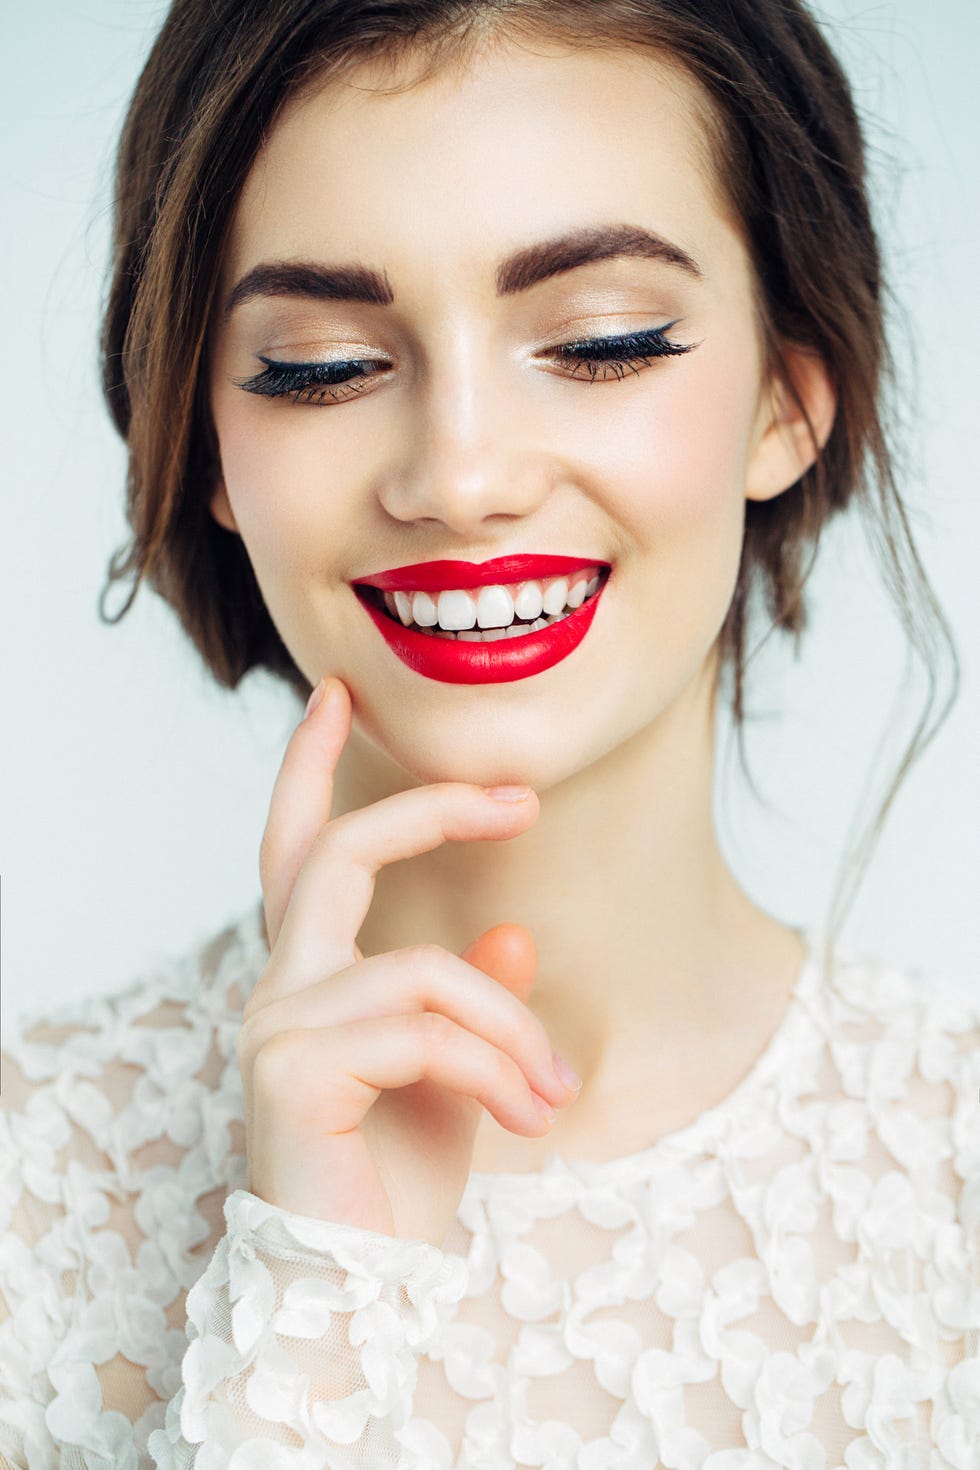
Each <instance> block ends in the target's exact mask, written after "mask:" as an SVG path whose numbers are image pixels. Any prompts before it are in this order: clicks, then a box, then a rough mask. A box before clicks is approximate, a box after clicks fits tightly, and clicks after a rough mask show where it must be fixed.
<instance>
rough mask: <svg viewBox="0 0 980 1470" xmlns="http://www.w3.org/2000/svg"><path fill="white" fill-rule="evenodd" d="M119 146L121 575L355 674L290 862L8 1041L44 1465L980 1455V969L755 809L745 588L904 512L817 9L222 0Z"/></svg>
mask: <svg viewBox="0 0 980 1470" xmlns="http://www.w3.org/2000/svg"><path fill="white" fill-rule="evenodd" d="M118 185H119V187H118V209H117V220H116V259H115V265H114V277H113V289H112V294H111V299H110V301H109V305H108V310H107V314H106V324H105V337H104V354H105V383H106V391H107V396H108V401H109V404H110V407H111V410H112V412H113V415H114V417H115V421H116V423H117V425H118V427H119V428H120V431H121V432H122V433H123V435H124V437H125V438H126V441H127V444H128V446H129V451H130V485H129V495H130V515H131V521H132V525H133V530H134V541H133V545H132V548H131V554H130V557H129V559H128V562H127V563H126V564H124V565H123V566H121V567H117V568H115V569H114V572H113V578H114V579H115V577H117V576H122V575H123V574H125V573H127V572H130V571H134V570H135V571H136V572H137V573H138V577H137V585H138V582H139V580H140V579H142V578H144V577H145V578H146V579H147V580H149V581H150V582H151V584H152V585H154V586H155V587H156V588H157V590H158V591H160V592H161V593H162V594H163V595H164V596H165V597H166V598H167V599H168V600H169V601H170V602H171V604H172V605H173V606H174V608H175V609H177V610H178V611H179V613H180V615H181V617H182V620H183V623H184V626H185V628H186V629H187V631H188V633H189V635H190V636H191V638H192V640H193V641H194V643H195V644H196V646H197V647H198V648H199V650H200V651H201V653H202V655H203V656H204V658H205V660H206V661H207V663H208V666H209V667H210V668H211V670H212V671H213V673H214V675H215V677H216V678H217V679H218V680H219V681H220V682H222V683H223V684H226V685H230V686H235V685H237V684H238V682H239V681H240V680H241V678H242V677H243V675H244V674H245V673H246V672H247V671H248V670H249V669H250V668H254V667H265V668H268V669H271V670H273V671H274V672H275V673H276V674H278V675H279V676H281V677H282V678H284V679H285V680H287V681H288V682H289V684H290V685H291V687H293V688H294V689H295V690H296V691H297V693H299V694H300V695H301V696H302V697H303V698H307V697H308V696H309V701H308V706H307V712H306V715H305V717H304V718H303V719H302V720H301V721H300V722H299V724H298V725H297V728H296V730H295V731H294V733H293V735H292V737H291V739H290V741H289V744H288V747H287V749H286V751H285V754H284V758H283V761H282V766H281V769H280V772H279V775H278V778H277V780H276V783H275V788H274V790H273V793H272V797H271V801H270V807H269V816H268V821H267V824H266V828H265V832H264V835H263V841H262V848H261V854H260V873H261V882H262V904H261V907H260V909H259V910H257V911H256V912H255V913H253V914H250V915H249V916H247V917H246V919H245V920H243V922H242V924H241V925H239V926H237V927H235V928H234V929H233V930H232V931H230V932H226V933H225V934H222V935H219V936H216V939H215V941H214V943H213V944H212V945H210V946H209V947H208V949H207V950H206V951H205V952H204V953H203V954H202V955H200V956H195V957H194V958H193V959H192V960H191V961H190V962H189V963H187V964H185V965H183V966H179V967H175V969H174V972H173V973H172V974H167V975H158V976H155V977H154V978H153V979H152V980H149V981H144V982H142V983H141V984H140V985H139V986H135V987H133V988H132V989H131V990H130V991H128V992H126V993H125V994H124V995H122V996H120V997H113V998H111V999H110V1000H109V1001H105V1000H103V1001H100V1002H99V1003H98V1004H97V1005H96V1004H91V1003H90V1004H89V1005H88V1006H87V1007H84V1008H83V1010H82V1013H81V1014H80V1015H76V1016H75V1019H76V1020H81V1021H82V1022H83V1025H82V1027H81V1028H80V1029H79V1028H75V1029H74V1030H72V1029H71V1028H69V1032H68V1034H64V1033H62V1034H58V1035H53V1036H48V1035H45V1034H44V1032H43V1028H42V1031H41V1032H39V1033H37V1034H36V1035H35V1036H33V1037H26V1036H21V1035H16V1036H15V1037H14V1038H13V1040H12V1042H9V1044H8V1047H7V1052H8V1060H9V1062H10V1064H11V1065H12V1066H13V1067H16V1068H17V1072H16V1073H15V1075H14V1083H13V1088H12V1093H11V1096H10V1098H9V1099H5V1101H7V1112H6V1114H5V1116H4V1125H3V1134H2V1137H3V1141H4V1158H5V1164H6V1177H7V1179H8V1186H9V1187H8V1190H7V1192H6V1194H7V1199H8V1201H9V1207H8V1218H7V1222H6V1231H5V1234H4V1255H3V1260H4V1275H3V1285H4V1295H5V1297H6V1299H7V1302H8V1308H9V1316H8V1318H7V1320H6V1321H5V1322H4V1324H3V1329H2V1330H3V1331H4V1333H5V1347H6V1350H7V1351H6V1353H5V1355H4V1361H5V1364H6V1376H7V1384H8V1387H7V1395H6V1403H5V1405H4V1408H3V1414H2V1419H0V1430H2V1435H0V1444H2V1445H3V1446H4V1450H5V1454H6V1461H5V1463H7V1464H10V1465H31V1466H32V1467H35V1466H37V1465H41V1464H43V1465H48V1464H50V1465H54V1464H56V1463H72V1460H73V1459H74V1462H75V1463H79V1464H80V1463H82V1456H83V1455H90V1456H92V1457H93V1458H92V1462H93V1463H95V1462H96V1458H95V1457H98V1456H101V1457H102V1459H101V1460H98V1461H97V1462H98V1463H107V1464H109V1463H111V1464H114V1465H137V1464H151V1463H152V1464H154V1465H157V1466H183V1465H190V1464H195V1465H197V1466H198V1467H199V1470H200V1467H203V1466H218V1465H222V1466H224V1465H229V1466H233V1467H244V1466H246V1465H248V1466H251V1465H262V1466H303V1467H306V1466H314V1465H316V1466H320V1465H330V1466H375V1465H377V1466H381V1465H396V1464H397V1465H402V1466H408V1465H412V1466H452V1465H460V1466H480V1467H484V1466H486V1467H497V1466H500V1467H504V1466H511V1465H539V1466H540V1465H548V1466H554V1467H559V1466H576V1467H581V1470H596V1467H600V1466H602V1467H613V1466H616V1467H636V1470H640V1467H644V1470H645V1467H649V1466H653V1465H657V1464H663V1465H665V1466H679V1467H680V1466H683V1467H687V1466H692V1467H693V1466H698V1467H703V1470H733V1467H736V1466H738V1467H743V1466H744V1467H753V1470H754V1467H768V1466H773V1465H792V1466H806V1467H818V1466H819V1467H822V1466H827V1467H830V1466H838V1465H840V1466H843V1465H847V1466H849V1467H854V1466H879V1465H881V1466H885V1465H896V1464H899V1463H901V1464H903V1465H912V1464H923V1465H925V1464H926V1463H928V1464H930V1465H941V1466H946V1465H950V1466H955V1467H957V1470H966V1467H968V1466H970V1465H972V1464H974V1463H975V1462H974V1459H973V1458H972V1457H973V1456H974V1455H975V1451H976V1445H977V1443H978V1442H980V1412H978V1408H977V1405H978V1403H980V1398H978V1393H980V1357H978V1346H977V1329H978V1328H980V1277H978V1264H980V1250H978V1242H977V1209H976V1196H977V1190H978V1187H980V1144H978V1141H977V1136H976V1128H975V1126H974V1125H975V1112H974V1111H973V1109H975V1106H976V1093H977V1087H978V1081H980V1015H978V1014H977V1012H976V1010H975V1009H974V1008H971V1007H969V1006H968V1005H967V1004H966V1003H965V1002H964V1001H963V1000H961V999H957V998H955V997H953V996H952V995H942V994H939V995H930V996H928V997H927V996H924V995H923V994H922V993H920V992H919V991H918V990H917V988H916V987H915V986H914V985H913V984H912V983H911V982H910V980H909V978H908V977H907V976H904V975H902V974H900V973H897V972H894V971H892V970H889V969H887V968H885V967H883V966H880V965H876V964H873V963H871V962H868V961H863V960H861V959H860V958H858V957H856V956H847V955H844V954H843V953H841V952H839V951H838V950H837V949H836V948H835V946H834V944H833V936H832V934H828V935H826V936H823V939H822V940H821V939H820V938H818V935H817V931H816V930H815V929H813V930H810V931H809V932H804V931H800V930H796V929H792V928H789V927H787V926H786V925H784V924H782V923H780V922H778V921H777V920H776V919H774V918H773V917H772V916H771V915H769V914H768V913H766V912H765V911H763V910H762V909H760V908H759V907H758V906H757V905H756V904H755V903H754V902H753V901H752V900H751V899H750V897H749V896H748V895H747V894H746V893H745V892H744V891H743V890H742V889H741V888H740V887H739V885H738V883H737V882H736V881H735V879H734V876H733V875H732V874H731V872H730V870H729V869H728V867H727V865H726V863H725V862H724V860H723V857H722V855H721V852H720V850H719V847H718V843H717V840H716V835H715V832H714V827H713V821H712V810H711V794H712V778H713V733H714V716H715V710H716V706H717V698H718V695H719V686H720V685H721V684H722V681H723V679H726V678H727V679H730V681H731V683H730V689H729V691H728V692H730V694H731V697H732V699H733V704H734V708H735V713H736V718H737V719H740V718H741V712H742V702H741V701H742V672H743V656H744V650H745V643H746V629H747V626H748V623H749V615H750V611H751V602H750V597H751V594H752V590H753V588H754V587H755V588H758V589H759V590H760V591H761V592H762V593H763V594H764V595H765V598H766V603H767V608H768V615H769V617H770V618H771V620H772V621H773V623H774V624H775V625H776V626H778V627H781V628H783V629H784V630H786V631H789V632H793V633H794V634H799V632H800V631H801V630H802V628H803V626H804V602H803V598H802V590H803V583H804V582H805V578H806V569H805V567H804V563H805V562H806V561H807V560H808V559H809V558H812V555H813V553H814V551H815V547H816V543H817V540H818V538H819V533H820V530H821V528H822V526H823V525H824V524H825V523H826V522H827V521H828V520H829V519H830V517H831V516H832V515H833V514H834V513H835V512H838V511H840V510H842V509H844V508H845V507H847V506H848V505H849V504H850V502H851V501H852V500H853V501H855V502H859V501H860V498H861V497H865V498H867V499H869V500H870V499H871V496H872V491H873V489H875V490H876V492H877V495H878V497H879V499H878V502H877V506H878V513H879V514H880V515H881V517H882V520H883V523H884V524H891V520H890V517H894V516H895V514H896V511H897V512H898V523H899V525H900V526H901V527H902V529H903V533H904V534H905V536H906V537H907V528H906V527H905V522H904V518H903V517H902V516H901V514H900V512H901V501H900V500H899V498H898V496H897V492H896V490H895V487H894V484H893V483H892V481H891V479H890V461H889V456H888V448H887V444H886V442H885V438H884V435H883V432H882V428H881V420H880V417H879V411H878V399H879V392H880V385H881V381H882V375H883V371H884V368H885V366H886V356H885V344H884V341H883V335H882V321H881V289H880V281H879V265H878V254H877V245H876V241H875V236H874V232H873V229H872V226H871V223H870V220H869V216H868V209H867V201H866V198H865V193H864V183H863V158H862V147H861V139H860V132H859V129H858V125H857V122H856V119H855V116H854V112H853V108H852V105H851V102H850V99H849V94H848V91H847V86H846V82H845V79H844V77H843V75H842V73H841V71H840V69H839V67H838V65H837V64H836V62H835V61H834V58H833V56H832V55H831V54H830V52H829V51H828V49H827V47H826V44H825V42H824V41H823V39H822V37H821V35H820V32H819V31H818V29H817V28H816V26H815V24H814V22H813V20H812V19H811V18H810V17H809V15H808V14H807V13H806V11H805V10H804V9H803V8H802V7H801V6H799V5H797V4H789V3H785V0H766V3H758V0H753V3H749V0H744V3H740V4H737V5H732V4H729V3H726V4H718V5H710V4H709V5H706V4H704V3H700V0H699V3H698V4H696V5H695V4H680V3H675V4H673V5H671V6H670V7H663V6H661V5H660V4H658V3H654V0H646V3H626V0H623V3H611V4H609V5H604V6H602V7H596V6H594V5H593V4H591V3H590V4H584V3H583V0H560V3H555V0H551V3H542V0H537V3H535V0H525V3H519V4H509V5H505V4H503V3H470V4H459V3H457V0H430V3H427V4H425V5H412V4H395V3H381V4H379V3H376V0H375V3H363V0H362V3H359V0H351V3H347V4H344V5H340V4H334V5H331V4H326V3H320V4H318V5H315V6H311V5H307V4H303V3H301V0H275V3H268V0H267V3H264V4H263V5H262V6H258V5H252V4H242V3H241V0H235V3H230V0H228V3H225V4H223V5H222V4H218V5H215V4H214V3H212V0H209V3H208V4H207V5H205V4H203V3H201V0H179V3H176V4H175V5H174V6H173V8H172V10H171V12H170V14H169V16H168V17H167V20H166V22H165V24H164V27H163V30H162V32H161V34H160V37H159V39H158V41H157V44H156V46H155V48H154V51H153V53H152V55H151V57H150V59H149V62H148V64H147V67H146V69H145V71H144V73H143V76H142V78H141V80H140V83H139V86H138V88H137V92H136V95H135V97H134V99H133V103H132V106H131V110H130V113H129V116H128V120H127V124H126V129H125V132H124V136H123V140H122V145H121V149H120V155H119V171H118ZM867 457H870V460H871V462H872V467H873V468H874V469H875V470H876V471H877V474H876V476H875V477H867V478H865V477H864V476H863V475H862V469H863V467H864V461H865V459H866V458H867ZM903 544H904V546H905V555H906V556H907V557H908V558H909V563H910V565H911V567H912V568H913V569H915V570H917V571H918V572H919V576H920V577H921V569H919V568H918V563H917V561H916V559H915V553H914V548H912V545H911V542H910V541H906V542H905V543H903ZM892 554H893V556H894V557H895V558H896V561H895V565H897V566H899V567H901V566H902V562H901V552H900V550H899V549H898V547H896V546H894V545H893V548H892ZM918 585H919V591H920V595H921V597H922V598H923V599H924V601H925V602H926V605H927V606H928V607H929V608H930V609H931V612H932V615H933V617H934V618H935V619H936V620H938V625H940V626H941V625H942V622H941V614H940V612H939V610H938V608H937V607H936V605H935V603H934V602H932V601H931V594H930V593H929V589H928V586H927V584H925V583H924V580H923V581H922V582H920V583H919V584H918ZM134 591H135V588H134ZM558 624H561V626H558ZM484 633H488V634H489V635H490V636H489V637H485V636H484ZM501 787H502V788H504V789H503V791H502V792H501V791H499V790H498V789H497V788H501ZM484 788H490V790H489V791H488V790H486V789H484ZM521 788H529V789H527V790H526V791H524V792H523V793H522V791H521ZM450 844H451V845H450ZM487 844H491V845H487ZM404 859H410V861H408V862H405V861H403V860H404ZM501 916H507V919H506V921H505V922H503V921H502V919H501ZM64 1015H65V1013H60V1014H59V1020H63V1019H64ZM134 1068H135V1069H137V1070H136V1074H135V1076H134V1071H133V1069H134ZM185 1333H186V1336H185ZM187 1337H189V1338H190V1343H189V1345H188V1343H187ZM916 1457H918V1458H916Z"/></svg>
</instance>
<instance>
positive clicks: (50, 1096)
mask: <svg viewBox="0 0 980 1470" xmlns="http://www.w3.org/2000/svg"><path fill="white" fill-rule="evenodd" d="M248 932H249V934H250V933H251V930H249V931H248ZM250 943H251V941H250V940H249V941H248V943H246V941H245V940H242V939H241V938H240V936H239V937H238V938H236V939H235V942H234V943H231V944H229V945H226V946H225V949H226V950H227V955H226V959H225V960H222V959H221V957H220V951H221V946H220V945H219V946H218V948H216V949H213V950H212V951H209V954H210V961H209V963H208V964H207V965H204V964H202V963H201V960H202V957H201V955H200V954H195V955H193V956H192V957H191V958H190V960H188V961H187V962H186V963H185V962H184V961H178V962H174V963H169V962H167V963H165V964H164V966H163V967H162V969H161V970H160V971H159V972H155V973H153V974H151V975H149V976H148V977H146V978H145V979H144V980H143V981H141V982H139V983H138V984H137V985H136V986H134V987H132V988H131V989H130V990H128V991H125V992H122V993H119V994H115V995H107V996H89V997H85V998H83V999H80V1000H78V1001H77V1002H72V1003H71V1004H70V1005H67V1006H62V1007H59V1008H58V1009H57V1010H56V1011H52V1012H50V1013H48V1015H47V1016H45V1017H44V1018H32V1017H21V1018H19V1019H18V1020H16V1021H14V1020H12V1019H10V1018H7V1017H5V1018H4V1038H3V1040H4V1047H3V1050H2V1051H0V1470H8V1467H10V1470H103V1467H104V1470H153V1467H154V1466H161V1467H163V1466H166V1467H178V1466H180V1467H183V1466H191V1465H193V1466H195V1467H197V1470H212V1467H218V1466H221V1467H222V1470H225V1467H230V1470H253V1467H256V1470H257V1467H262V1470H275V1467H277V1466H283V1467H285V1466H289V1467H297V1470H306V1467H313V1466H317V1467H334V1466H337V1467H358V1470H361V1467H367V1466H371V1467H375V1466H377V1467H383V1466H392V1467H395V1466H398V1467H407V1466H414V1465H416V1464H420V1463H423V1462H422V1461H421V1460H419V1458H418V1456H417V1455H416V1453H415V1450H414V1449H413V1443H414V1441H413V1435H415V1436H416V1437H417V1436H418V1435H419V1433H421V1429H422V1426H420V1425H419V1423H418V1422H415V1423H413V1422H412V1412H413V1393H414V1389H415V1383H416V1374H417V1355H418V1354H419V1353H420V1352H421V1351H422V1350H423V1349H424V1347H425V1345H426V1343H427V1342H428V1341H429V1340H430V1338H431V1337H432V1335H433V1333H436V1334H437V1333H438V1330H439V1321H440V1317H441V1315H442V1314H444V1313H445V1312H446V1311H448V1310H449V1308H450V1307H451V1305H452V1303H453V1302H454V1301H456V1300H458V1299H459V1297H460V1296H461V1295H462V1294H463V1291H464V1288H465V1278H466V1265H465V1262H464V1261H463V1260H462V1259H461V1258H460V1257H458V1256H455V1255H452V1254H451V1253H449V1252H443V1251H442V1250H440V1249H438V1248H437V1247H436V1246H433V1245H430V1244H429V1243H427V1242H425V1241H411V1240H403V1239H399V1238H396V1237H391V1236H386V1235H377V1234H374V1233H373V1232H370V1231H361V1230H358V1229H357V1228H355V1227H351V1226H337V1225H332V1224H328V1223H325V1222H323V1221H317V1220H313V1219H307V1218H305V1217H302V1216H299V1215H295V1214H290V1213H288V1212H286V1211H280V1210H278V1209H275V1208H274V1207H272V1206H271V1205H269V1204H267V1203H266V1202H265V1201H264V1200H262V1199H260V1198H259V1197H258V1196H256V1195H254V1194H252V1193H251V1192H250V1191H249V1190H248V1189H247V1188H245V1187H244V1186H245V1184H246V1172H247V1171H246V1160H245V1156H244V1129H243V1122H242V1106H241V1089H240V1075H239V1073H238V1063H237V1053H236V1038H237V1034H238V1030H239V1027H240V1024H241V1004H240V999H241V998H240V995H238V996H237V997H232V998H229V997H228V995H227V994H226V987H225V985H224V983H223V982H224V981H225V980H228V981H229V982H231V983H232V984H233V985H241V984H245V985H247V984H248V983H249V981H250V979H251V978H254V971H255V968H256V964H257V963H258V960H259V958H260V957H259V956H258V955H256V954H253V953H252V952H251V950H250V949H249V948H248V944H250Z"/></svg>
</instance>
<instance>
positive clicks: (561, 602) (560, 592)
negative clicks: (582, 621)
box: [542, 577, 568, 615]
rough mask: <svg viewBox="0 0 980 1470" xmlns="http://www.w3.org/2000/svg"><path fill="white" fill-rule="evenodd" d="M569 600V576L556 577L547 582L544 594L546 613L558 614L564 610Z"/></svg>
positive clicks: (543, 604) (543, 603) (544, 609)
mask: <svg viewBox="0 0 980 1470" xmlns="http://www.w3.org/2000/svg"><path fill="white" fill-rule="evenodd" d="M567 601H568V578H567V577H555V578H554V579H553V580H552V581H550V582H546V583H545V585H544V592H543V596H542V608H543V611H544V612H546V613H554V614H555V615H557V614H558V613H560V612H561V611H562V609H563V608H564V606H565V603H566V602H567Z"/></svg>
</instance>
